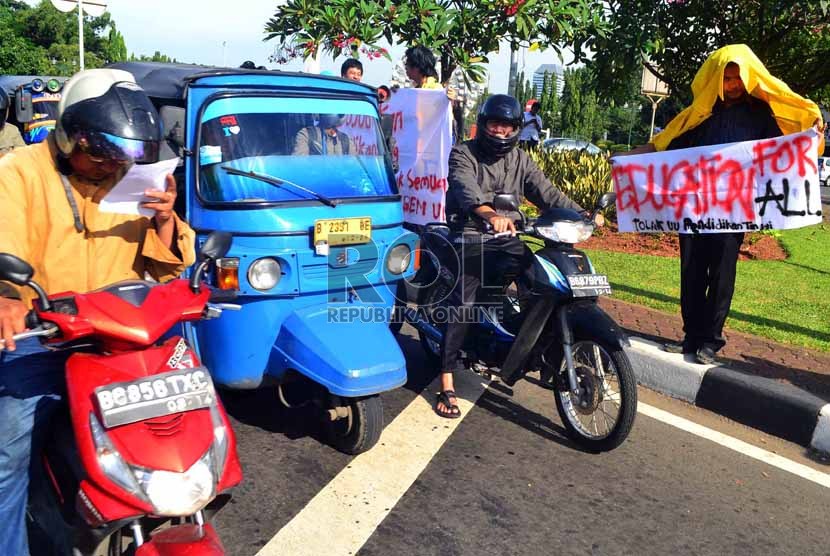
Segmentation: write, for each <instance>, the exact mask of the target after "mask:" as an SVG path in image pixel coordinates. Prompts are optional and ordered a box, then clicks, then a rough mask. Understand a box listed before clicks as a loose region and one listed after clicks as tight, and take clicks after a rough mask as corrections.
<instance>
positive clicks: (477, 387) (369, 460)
mask: <svg viewBox="0 0 830 556" xmlns="http://www.w3.org/2000/svg"><path fill="white" fill-rule="evenodd" d="M486 389H487V383H486V382H484V381H482V379H481V378H480V377H479V376H478V375H476V374H473V373H456V375H455V391H456V393H457V395H458V406H459V408H460V409H461V411H462V415H461V417H460V418H458V419H445V418H443V417H439V416H438V415H436V414H435V412H434V411H433V409H432V408H433V404H434V403H435V393H436V392H437V391H438V383H437V380H436V382H433V383H432V384H431V385H430V386H429V387H427V388H426V389H424V391H423V392H421V394H420V395H419V396H418V397H417V398H415V399H414V400H413V401H412V402H411V403H410V404H409V405H408V406H407V407H406V408H405V409H404V410H403V411H402V412H401V413H400V414H399V415H398V416H397V417H396V418H395V419H394V420H393V421H392V422H391V423H389V425H387V426H386V429H385V430H384V431H383V434H382V435H381V437H380V440H379V441H378V444H377V445H376V446H375V447H374V448H372V449H371V450H369V451H368V452H366V453H364V454H361V455H359V456H357V457H355V458H354V459H353V460H352V462H351V463H350V464H349V465H347V466H346V468H345V469H343V470H342V471H341V472H340V473H338V474H337V476H336V477H335V478H334V479H332V480H331V482H330V483H329V484H328V485H326V486H325V488H323V489H322V490H321V491H320V492H318V493H317V495H316V496H315V497H314V498H312V500H311V501H310V502H309V503H308V504H307V505H306V507H305V508H303V509H302V510H301V511H300V513H298V514H297V515H296V516H294V518H293V519H292V520H291V521H290V522H289V523H288V524H287V525H286V526H285V527H283V528H282V529H281V530H280V531H279V532H278V533H277V534H276V535H275V536H274V537H273V538H272V539H271V540H270V541H268V544H266V545H265V546H264V547H262V549H261V550H260V551H259V552H258V553H257V556H274V555H277V554H291V555H293V556H303V555H313V556H319V555H320V554H326V555H327V556H338V555H343V556H349V555H352V554H355V553H356V552H357V551H358V550H360V548H361V547H362V546H363V545H364V544H365V543H366V541H367V540H369V537H370V536H371V535H372V533H374V531H375V529H377V527H378V526H379V525H380V524H381V522H382V521H383V520H384V519H385V518H386V516H387V515H388V514H389V512H390V511H391V510H392V508H393V507H394V506H395V504H397V503H398V500H400V498H401V497H402V496H403V495H404V494H406V491H407V490H409V487H410V486H412V483H414V482H415V480H416V479H417V478H418V476H419V475H420V474H421V472H422V471H423V470H424V469H425V468H426V466H427V465H428V464H429V462H430V461H432V458H433V457H434V456H435V454H436V453H437V452H438V450H440V449H441V446H443V444H444V442H445V441H446V440H447V439H448V438H449V437H450V435H451V434H452V433H453V432H454V431H455V429H456V428H457V427H458V425H459V424H460V423H461V421H462V420H463V418H464V417H465V416H466V415H468V414H469V412H470V410H471V409H472V408H473V406H474V405H475V402H476V400H478V398H479V397H480V396H481V394H482V393H483V392H484V391H485V390H486ZM333 539H337V542H332V540H333Z"/></svg>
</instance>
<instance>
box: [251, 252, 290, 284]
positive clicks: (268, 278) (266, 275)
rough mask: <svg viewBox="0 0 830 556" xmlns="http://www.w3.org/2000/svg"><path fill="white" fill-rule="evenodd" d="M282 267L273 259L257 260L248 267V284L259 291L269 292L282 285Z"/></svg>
mask: <svg viewBox="0 0 830 556" xmlns="http://www.w3.org/2000/svg"><path fill="white" fill-rule="evenodd" d="M281 277H282V267H281V266H280V263H279V261H277V260H276V259H272V258H271V257H265V258H262V259H257V260H255V261H254V262H253V264H251V266H250V267H248V283H250V284H251V286H253V287H254V288H255V289H257V290H259V291H263V292H264V291H268V290H270V289H271V288H273V287H275V286H276V285H277V284H279V283H280V278H281Z"/></svg>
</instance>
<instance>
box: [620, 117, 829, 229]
mask: <svg viewBox="0 0 830 556" xmlns="http://www.w3.org/2000/svg"><path fill="white" fill-rule="evenodd" d="M818 137H819V136H818V134H817V133H816V132H815V131H814V130H808V131H805V132H802V133H794V134H792V135H786V136H784V137H777V138H774V139H762V140H759V141H744V142H741V143H729V144H725V145H715V146H709V147H695V148H692V149H681V150H676V151H663V152H660V153H653V154H644V155H632V156H620V157H616V158H614V159H613V160H612V162H613V170H612V177H613V180H614V189H615V190H616V192H617V221H618V223H619V229H620V231H621V232H679V233H719V232H751V231H757V230H772V229H775V230H784V229H790V228H801V227H804V226H809V225H811V224H819V223H821V195H820V192H819V180H818Z"/></svg>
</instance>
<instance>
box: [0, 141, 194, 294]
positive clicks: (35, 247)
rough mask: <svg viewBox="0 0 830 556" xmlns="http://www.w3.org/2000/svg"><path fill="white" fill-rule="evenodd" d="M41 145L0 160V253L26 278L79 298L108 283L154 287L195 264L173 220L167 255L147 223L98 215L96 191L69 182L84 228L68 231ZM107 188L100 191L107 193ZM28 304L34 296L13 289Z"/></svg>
mask: <svg viewBox="0 0 830 556" xmlns="http://www.w3.org/2000/svg"><path fill="white" fill-rule="evenodd" d="M51 139H52V138H51V136H50V137H49V139H48V140H47V141H44V142H42V143H38V144H36V145H30V146H28V147H24V148H21V149H16V150H15V151H12V152H11V153H9V154H7V155H5V156H4V157H2V159H0V253H12V254H14V255H17V256H18V257H20V258H22V259H23V260H25V261H26V262H28V263H29V264H31V265H32V267H33V268H34V269H35V275H34V280H35V281H36V282H38V283H39V284H40V285H41V286H43V287H44V288H45V289H46V292H47V293H49V294H54V293H59V292H62V291H70V290H71V291H78V292H87V291H90V290H94V289H97V288H101V287H103V286H106V285H108V284H111V283H113V282H117V281H119V280H126V279H136V278H139V279H143V278H144V273H145V272H147V273H148V274H149V275H150V276H152V277H153V278H155V279H156V280H159V281H166V280H170V279H172V278H174V277H176V276H178V275H179V274H180V273H181V272H182V271H183V270H184V269H185V268H186V267H187V266H188V265H191V264H193V261H194V260H195V253H194V240H195V234H194V232H193V230H192V229H191V228H190V226H188V225H187V224H186V223H184V222H183V221H181V220H179V219H178V218H176V237H175V241H176V242H177V246H178V248H179V252H180V253H181V254H182V258H179V257H177V256H175V255H174V254H173V253H172V252H171V251H170V249H168V248H167V247H166V246H165V245H164V244H163V243H162V242H161V240H160V238H159V237H158V235H157V234H156V231H155V228H154V227H153V224H152V222H151V220H150V219H148V218H144V217H141V216H135V215H127V214H112V213H105V212H100V211H99V210H98V201H99V200H100V199H98V198H96V199H93V196H94V195H95V194H96V192H97V193H98V196H97V197H100V196H101V192H100V190H99V187H98V186H95V185H92V184H88V183H84V182H82V181H80V180H78V179H77V178H75V177H70V178H69V180H70V183H71V185H72V194H73V196H74V197H75V202H76V203H77V206H78V212H79V213H80V216H81V221H82V222H83V223H84V225H85V228H86V230H85V231H84V232H78V231H77V230H76V229H75V225H74V219H73V216H72V208H71V206H70V204H69V201H68V200H67V197H66V191H65V189H64V186H63V181H62V180H61V176H60V173H59V172H58V169H57V166H56V164H55V156H54V152H55V151H54V149H55V147H54V144H53V142H52V140H51ZM113 185H114V183H110V184H108V185H102V186H101V187H103V188H106V189H109V188H111V187H112V186H113ZM18 290H19V291H20V294H21V296H22V299H23V301H24V302H25V303H26V304H27V305H29V304H30V301H31V299H32V298H34V297H35V295H34V292H33V291H32V290H31V289H29V288H18Z"/></svg>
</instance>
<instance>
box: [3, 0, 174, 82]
mask: <svg viewBox="0 0 830 556" xmlns="http://www.w3.org/2000/svg"><path fill="white" fill-rule="evenodd" d="M78 56H79V52H78V15H77V12H75V13H63V12H59V11H58V10H56V9H55V8H54V7H53V6H52V4H51V3H50V2H49V0H42V1H41V2H40V3H39V4H37V5H36V6H29V5H28V4H26V3H24V2H21V1H19V0H0V74H2V75H65V76H69V75H72V74H73V73H75V72H76V71H78V69H79V67H80V66H79V63H78ZM128 59H129V60H141V61H159V62H173V61H175V60H173V59H171V58H170V57H168V56H165V55H164V54H162V53H161V52H158V51H157V52H156V53H155V54H153V55H152V56H144V55H142V56H139V57H136V56H135V55H130V56H128V54H127V45H126V44H125V42H124V37H123V36H122V35H121V33H120V32H119V31H118V29H117V28H116V25H115V21H113V20H112V17H111V16H110V14H109V13H108V12H105V13H104V14H103V15H101V16H100V17H87V18H85V21H84V62H85V65H86V67H87V68H97V67H101V66H104V65H106V64H109V63H111V62H122V61H125V60H128Z"/></svg>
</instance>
